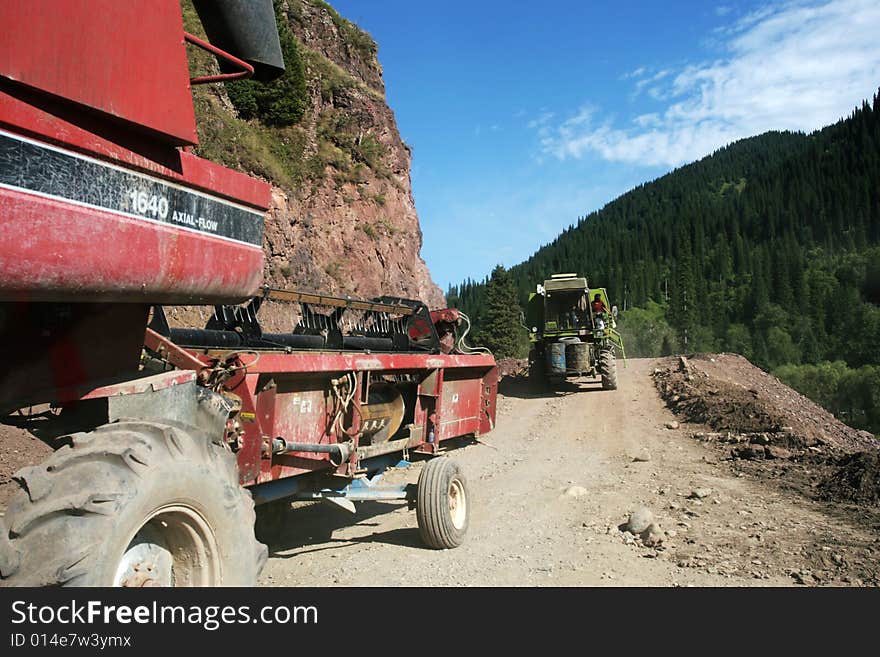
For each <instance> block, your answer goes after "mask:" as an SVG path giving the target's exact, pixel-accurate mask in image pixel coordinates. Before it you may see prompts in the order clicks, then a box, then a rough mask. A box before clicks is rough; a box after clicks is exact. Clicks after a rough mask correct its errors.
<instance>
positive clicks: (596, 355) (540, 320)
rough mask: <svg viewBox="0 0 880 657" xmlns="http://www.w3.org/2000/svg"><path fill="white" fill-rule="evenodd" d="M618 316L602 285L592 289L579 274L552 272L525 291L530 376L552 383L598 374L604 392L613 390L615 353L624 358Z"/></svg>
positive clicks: (615, 368) (615, 384)
mask: <svg viewBox="0 0 880 657" xmlns="http://www.w3.org/2000/svg"><path fill="white" fill-rule="evenodd" d="M616 317H617V306H611V304H610V303H609V301H608V294H607V293H606V291H605V288H601V287H598V288H593V289H590V287H589V286H588V285H587V279H586V278H583V277H579V276H578V275H577V274H553V275H552V276H551V277H550V278H549V279H548V280H546V281H544V283H543V285H538V286H537V291H536V292H533V293H532V294H530V295H529V303H528V307H527V311H526V320H527V323H528V326H527V327H526V328H527V329H528V331H529V342H530V343H531V350H530V351H529V378H530V379H532V380H533V381H535V382H541V383H544V382H549V383H552V384H553V383H560V382H562V381H563V380H565V379H567V378H576V377H584V376H592V377H601V379H602V388H603V389H604V390H616V389H617V364H616V358H615V351H616V350H617V349H619V350H620V353H621V355H622V356H623V357H624V358H626V352H625V351H624V348H623V340H622V339H621V337H620V333H618V332H617V330H616V327H617V322H616V321H615V320H616Z"/></svg>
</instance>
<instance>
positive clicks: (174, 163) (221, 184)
mask: <svg viewBox="0 0 880 657" xmlns="http://www.w3.org/2000/svg"><path fill="white" fill-rule="evenodd" d="M0 82H2V79H0ZM12 91H15V90H13V89H11V88H10V87H9V85H3V84H0V127H7V128H11V129H12V131H13V132H16V133H24V134H28V135H31V136H35V137H39V138H41V139H45V140H46V141H48V142H51V143H55V144H58V145H61V146H66V147H68V148H70V149H72V150H75V151H78V152H81V153H86V154H88V155H96V156H98V157H100V158H101V159H104V160H111V161H116V162H119V163H120V164H122V165H124V166H126V167H127V168H131V169H135V170H140V171H143V172H145V173H150V174H154V175H158V176H160V177H162V178H166V179H168V180H173V181H175V182H179V183H181V184H183V185H186V186H187V187H192V188H194V189H200V190H203V191H206V192H209V193H211V194H215V195H217V196H222V197H226V198H229V199H231V200H233V201H238V202H239V203H243V204H245V205H249V206H251V207H254V208H256V209H259V210H266V209H268V208H269V204H270V203H271V201H272V187H271V185H269V184H268V183H265V182H263V181H261V180H256V179H254V178H251V177H250V176H247V175H245V174H243V173H239V172H237V171H233V170H231V169H227V168H226V167H223V166H220V165H219V164H214V163H213V162H209V161H208V160H203V159H202V158H199V157H196V156H195V155H193V154H191V153H186V152H183V151H179V150H178V149H176V148H174V147H172V146H170V145H166V144H162V143H157V142H155V140H152V139H148V138H146V137H145V136H144V135H139V134H137V133H132V131H131V130H129V129H127V128H125V127H124V126H118V125H115V124H112V123H108V122H106V121H98V120H96V118H95V117H94V116H92V115H89V114H84V113H82V112H79V113H77V112H70V111H69V110H67V111H66V112H65V108H64V107H63V105H61V104H59V103H57V102H53V101H47V100H46V99H43V98H40V97H38V96H36V95H34V94H23V95H22V94H19V95H13V94H12V93H11V92H12Z"/></svg>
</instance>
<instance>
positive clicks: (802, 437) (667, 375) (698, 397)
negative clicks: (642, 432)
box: [653, 354, 880, 506]
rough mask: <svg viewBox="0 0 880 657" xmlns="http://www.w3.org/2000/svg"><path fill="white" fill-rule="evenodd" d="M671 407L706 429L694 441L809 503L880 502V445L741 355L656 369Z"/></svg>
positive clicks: (703, 357) (704, 358)
mask: <svg viewBox="0 0 880 657" xmlns="http://www.w3.org/2000/svg"><path fill="white" fill-rule="evenodd" d="M653 377H654V384H655V386H656V387H657V390H658V391H659V393H660V396H661V397H662V398H663V400H664V401H665V402H666V404H667V406H668V407H669V408H670V409H671V410H672V411H673V412H675V413H676V414H677V415H678V416H679V417H681V418H682V419H683V420H684V421H685V422H693V423H700V424H706V425H708V426H709V427H711V428H712V429H714V431H711V432H707V431H705V430H703V431H697V432H694V433H693V436H694V438H697V439H698V440H700V441H702V442H705V443H712V444H715V445H717V446H718V447H719V448H720V449H722V450H723V451H724V452H726V455H727V457H728V458H731V459H734V460H736V461H738V462H739V463H740V465H739V466H738V468H739V469H740V470H742V471H745V472H750V473H751V474H754V475H755V476H758V477H760V478H763V479H774V480H777V481H778V482H779V483H780V485H782V486H785V487H788V488H792V489H797V490H799V491H801V492H802V493H804V494H806V495H808V496H809V497H811V498H818V499H823V500H827V501H831V502H842V503H852V504H857V505H862V506H866V505H867V506H875V505H878V504H880V451H878V450H880V442H878V441H877V439H876V438H875V437H874V436H873V435H872V434H870V433H868V432H867V431H860V430H858V429H853V428H852V427H849V426H847V425H846V424H844V423H842V422H840V421H839V420H838V419H837V418H835V417H834V416H833V415H832V414H831V413H829V412H828V411H826V410H825V409H823V408H821V407H820V406H818V405H816V404H815V403H813V402H812V401H810V400H809V399H807V398H806V397H804V396H803V395H801V394H799V393H797V392H796V391H794V390H792V389H791V388H789V387H788V386H786V385H785V384H783V383H782V382H781V381H779V379H777V378H776V377H774V376H771V375H770V374H767V373H766V372H764V371H763V370H761V369H759V368H757V367H755V366H754V365H752V364H751V363H750V362H749V361H748V360H746V359H745V358H743V357H742V356H739V355H736V354H711V355H700V356H694V357H692V358H685V357H679V358H671V359H668V360H666V361H664V362H662V363H661V366H660V367H657V368H656V369H655V371H654V375H653Z"/></svg>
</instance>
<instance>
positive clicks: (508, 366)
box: [497, 358, 529, 378]
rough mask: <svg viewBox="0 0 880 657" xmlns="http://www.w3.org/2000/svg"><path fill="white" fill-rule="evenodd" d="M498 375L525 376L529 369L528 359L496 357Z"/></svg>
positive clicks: (502, 376) (501, 376)
mask: <svg viewBox="0 0 880 657" xmlns="http://www.w3.org/2000/svg"><path fill="white" fill-rule="evenodd" d="M497 362H498V376H499V377H500V378H504V377H515V376H525V375H526V374H528V371H529V361H528V359H527V358H501V359H498V361H497Z"/></svg>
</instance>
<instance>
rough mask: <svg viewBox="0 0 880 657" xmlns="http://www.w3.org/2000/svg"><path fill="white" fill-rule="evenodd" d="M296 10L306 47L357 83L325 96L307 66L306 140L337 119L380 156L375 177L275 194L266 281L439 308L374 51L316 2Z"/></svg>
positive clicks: (406, 159)
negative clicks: (401, 299) (370, 140)
mask: <svg viewBox="0 0 880 657" xmlns="http://www.w3.org/2000/svg"><path fill="white" fill-rule="evenodd" d="M297 9H298V11H297V14H298V15H296V16H294V15H293V14H292V12H291V13H288V20H289V23H290V26H291V29H292V31H293V33H294V34H295V35H296V37H297V38H298V40H299V41H300V42H301V44H302V45H303V46H305V48H306V49H309V50H312V51H315V52H317V53H318V54H319V55H321V56H323V57H324V58H326V59H327V60H329V61H330V62H332V63H333V64H335V65H336V66H338V67H339V68H340V69H342V71H344V72H345V73H347V74H348V75H350V76H351V77H353V78H354V79H355V80H357V81H359V82H360V83H361V84H358V85H357V86H348V87H347V88H337V89H334V90H332V92H331V93H329V94H328V93H327V91H326V85H325V84H323V83H324V81H323V80H322V78H321V77H320V76H321V72H322V71H319V70H315V69H316V68H317V67H316V66H315V65H314V60H307V63H306V79H307V81H308V84H309V92H310V96H311V101H312V107H311V108H310V111H309V112H308V113H307V118H306V125H305V130H306V133H307V134H308V133H311V134H309V137H310V141H311V142H312V143H313V144H314V145H315V148H318V147H319V146H320V144H318V139H317V133H318V131H319V130H321V129H322V127H323V126H324V125H326V123H327V121H328V120H335V121H337V122H338V123H344V124H345V126H346V129H347V130H349V131H350V132H352V133H353V134H356V135H357V136H358V138H360V139H364V138H365V137H367V136H370V137H372V138H373V139H375V140H376V141H377V142H378V144H379V145H380V147H379V148H378V149H377V150H378V151H379V154H378V155H377V157H376V158H375V162H374V167H373V168H371V167H367V166H363V167H356V170H355V171H354V172H353V173H352V175H350V176H348V177H347V178H346V177H343V176H340V175H339V171H338V170H337V169H336V167H334V166H333V165H332V164H328V165H327V166H326V167H325V169H324V171H323V172H322V173H323V174H324V175H323V176H322V177H318V178H317V179H316V180H314V181H312V183H311V184H307V185H305V186H304V187H303V188H301V189H297V190H289V189H281V188H278V187H276V188H275V189H274V193H273V197H272V209H271V211H270V214H269V217H268V219H267V223H266V229H265V238H264V247H265V251H266V271H265V276H264V278H265V281H266V282H267V283H268V284H270V285H276V286H279V287H292V288H301V289H309V290H314V291H323V292H328V293H338V294H350V295H352V296H361V297H371V296H377V295H382V294H387V295H396V296H404V297H410V298H417V299H421V300H422V301H424V302H425V303H427V304H428V306H429V307H431V308H436V307H442V306H444V305H445V298H444V296H443V293H442V292H441V291H440V288H439V287H437V285H436V284H435V283H434V282H433V281H432V280H431V275H430V273H429V272H428V268H427V265H426V264H425V262H424V260H422V258H421V257H420V255H419V252H420V250H421V247H422V232H421V229H420V227H419V218H418V215H417V214H416V208H415V203H414V200H413V196H412V188H411V183H410V160H411V153H410V149H409V147H408V146H407V145H406V144H404V142H403V140H402V139H401V137H400V133H399V132H398V129H397V122H396V120H395V118H394V113H393V112H392V111H391V109H390V108H389V107H388V105H387V104H386V102H385V85H384V82H383V80H382V69H381V67H380V65H379V62H378V60H377V58H376V54H375V49H370V48H366V49H365V48H357V47H355V46H354V45H353V44H352V43H351V42H350V36H351V34H352V33H353V30H352V28H353V26H352V25H351V24H343V27H347V28H348V29H347V30H346V29H341V28H340V24H339V21H338V19H337V20H336V21H334V16H333V15H332V14H331V13H330V10H328V9H327V8H326V7H324V6H322V5H321V4H320V3H315V4H312V3H309V2H302V3H300V4H299V6H298V7H297ZM361 34H362V33H361ZM363 36H364V37H366V35H363ZM366 38H369V37H366ZM374 169H377V170H374Z"/></svg>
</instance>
